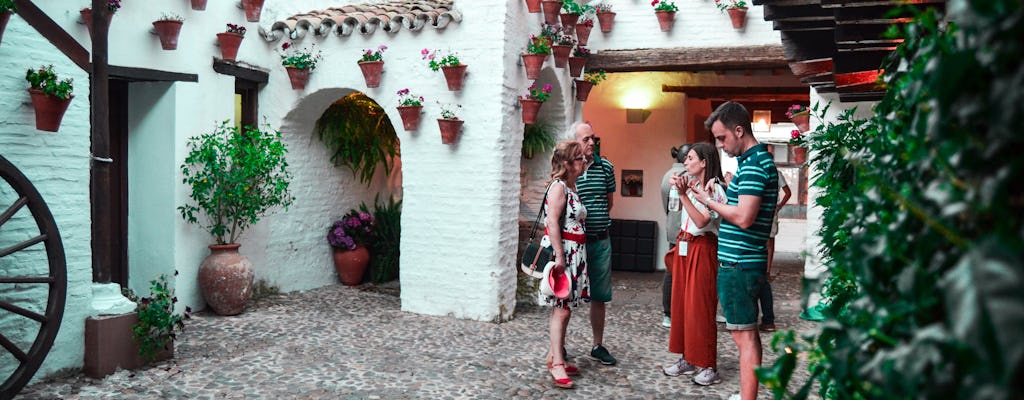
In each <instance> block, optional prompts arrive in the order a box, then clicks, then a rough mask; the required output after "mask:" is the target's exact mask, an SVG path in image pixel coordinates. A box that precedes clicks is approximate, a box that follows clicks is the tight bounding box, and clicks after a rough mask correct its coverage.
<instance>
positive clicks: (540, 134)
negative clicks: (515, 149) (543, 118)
mask: <svg viewBox="0 0 1024 400" xmlns="http://www.w3.org/2000/svg"><path fill="white" fill-rule="evenodd" d="M551 132H553V129H552V128H551V126H549V125H545V124H532V125H526V128H525V129H524V130H523V157H525V158H527V159H532V158H533V156H534V155H536V154H541V153H546V152H548V151H551V149H554V148H555V135H554V134H552V133H551Z"/></svg>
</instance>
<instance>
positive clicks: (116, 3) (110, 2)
mask: <svg viewBox="0 0 1024 400" xmlns="http://www.w3.org/2000/svg"><path fill="white" fill-rule="evenodd" d="M120 9H121V0H107V10H109V11H110V13H111V14H113V13H116V12H117V10H120Z"/></svg>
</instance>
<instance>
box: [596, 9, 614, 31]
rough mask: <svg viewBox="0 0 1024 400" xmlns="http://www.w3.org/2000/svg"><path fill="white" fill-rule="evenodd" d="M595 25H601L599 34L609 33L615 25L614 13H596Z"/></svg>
mask: <svg viewBox="0 0 1024 400" xmlns="http://www.w3.org/2000/svg"><path fill="white" fill-rule="evenodd" d="M597 23H598V24H599V25H601V32H604V33H608V32H611V31H612V26H614V25H615V13H613V12H607V13H597Z"/></svg>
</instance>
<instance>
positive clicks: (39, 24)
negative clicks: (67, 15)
mask: <svg viewBox="0 0 1024 400" xmlns="http://www.w3.org/2000/svg"><path fill="white" fill-rule="evenodd" d="M14 4H15V5H16V6H17V7H18V17H20V18H21V19H23V20H24V21H25V22H26V23H27V24H29V26H31V27H32V28H34V29H35V30H36V32H39V34H40V35H42V36H43V37H44V38H46V40H48V41H49V42H50V44H52V45H53V46H54V47H56V48H57V50H60V52H61V53H64V55H65V56H67V57H68V58H70V59H71V62H73V63H75V65H78V67H79V68H81V69H82V70H83V71H85V72H92V69H91V67H90V66H89V52H88V51H87V50H85V47H82V45H81V44H78V41H77V40H75V38H74V37H72V36H71V35H70V34H69V33H67V32H66V31H64V28H62V27H61V26H60V25H57V23H56V22H54V21H53V19H52V18H50V16H48V15H46V13H44V12H43V10H41V9H39V7H37V6H36V5H35V4H33V3H32V1H31V0H14Z"/></svg>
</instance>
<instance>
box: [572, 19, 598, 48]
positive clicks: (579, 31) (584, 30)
mask: <svg viewBox="0 0 1024 400" xmlns="http://www.w3.org/2000/svg"><path fill="white" fill-rule="evenodd" d="M592 29H594V27H593V26H587V25H584V24H576V43H577V44H579V45H580V46H586V45H587V41H588V40H590V31H591V30H592Z"/></svg>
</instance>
